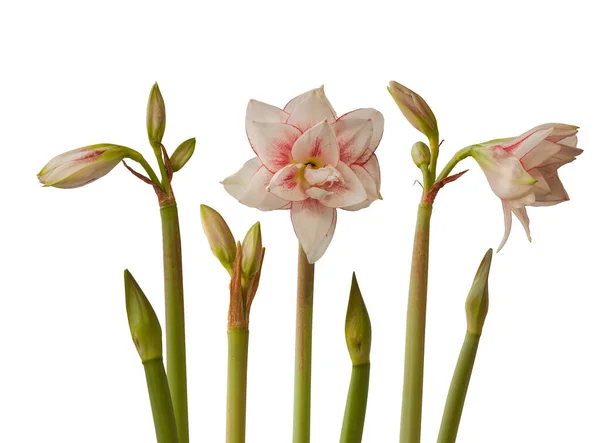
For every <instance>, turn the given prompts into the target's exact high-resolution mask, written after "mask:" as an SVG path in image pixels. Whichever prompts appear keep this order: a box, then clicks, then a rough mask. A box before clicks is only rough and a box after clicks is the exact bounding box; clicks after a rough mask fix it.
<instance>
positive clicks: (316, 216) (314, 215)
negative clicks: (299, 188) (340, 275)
mask: <svg viewBox="0 0 600 443" xmlns="http://www.w3.org/2000/svg"><path fill="white" fill-rule="evenodd" d="M291 216H292V224H293V225H294V231H295V232H296V237H298V241H299V242H300V245H301V246H302V249H304V252H305V253H306V257H307V258H308V262H309V263H315V262H316V261H317V260H318V259H320V258H321V257H322V256H323V254H324V253H325V251H326V250H327V247H328V246H329V243H331V239H332V238H333V233H334V231H335V225H336V222H337V212H336V210H335V209H333V208H327V207H325V206H323V205H322V204H320V203H319V202H318V201H317V200H313V199H306V200H304V201H301V202H294V203H292V210H291Z"/></svg>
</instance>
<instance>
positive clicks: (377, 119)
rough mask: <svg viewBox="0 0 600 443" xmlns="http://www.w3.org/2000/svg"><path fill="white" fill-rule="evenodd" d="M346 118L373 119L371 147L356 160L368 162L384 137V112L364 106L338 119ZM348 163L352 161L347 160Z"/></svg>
mask: <svg viewBox="0 0 600 443" xmlns="http://www.w3.org/2000/svg"><path fill="white" fill-rule="evenodd" d="M345 119H366V120H371V123H372V124H373V134H372V136H371V142H370V143H369V147H368V148H367V149H366V150H365V152H364V153H363V155H362V156H361V157H360V158H359V159H357V160H356V163H358V164H363V163H366V161H367V160H369V158H371V155H373V153H374V152H375V150H376V149H377V147H378V146H379V143H380V142H381V137H383V123H384V120H383V114H381V112H379V111H378V110H376V109H373V108H362V109H357V110H355V111H351V112H349V113H347V114H344V115H342V116H341V117H340V118H339V119H338V121H339V120H345ZM346 164H350V163H347V162H346Z"/></svg>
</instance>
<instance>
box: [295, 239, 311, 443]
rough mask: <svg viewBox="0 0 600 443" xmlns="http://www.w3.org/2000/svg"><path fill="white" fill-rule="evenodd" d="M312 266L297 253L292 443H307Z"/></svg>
mask: <svg viewBox="0 0 600 443" xmlns="http://www.w3.org/2000/svg"><path fill="white" fill-rule="evenodd" d="M314 283H315V265H314V264H310V263H308V259H307V258H306V254H305V253H304V250H303V249H302V246H300V248H299V251H298V298H297V302H296V371H295V378H294V438H293V443H308V442H310V375H311V355H312V318H313V289H314Z"/></svg>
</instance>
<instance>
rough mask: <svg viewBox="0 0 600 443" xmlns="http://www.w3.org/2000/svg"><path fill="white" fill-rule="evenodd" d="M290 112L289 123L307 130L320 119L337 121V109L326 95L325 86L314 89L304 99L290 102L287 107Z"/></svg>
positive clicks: (330, 121) (331, 121)
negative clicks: (334, 108) (335, 109)
mask: <svg viewBox="0 0 600 443" xmlns="http://www.w3.org/2000/svg"><path fill="white" fill-rule="evenodd" d="M285 111H286V112H288V113H289V114H290V117H289V118H288V121H287V122H288V123H289V124H291V125H294V126H296V127H298V128H300V129H301V130H302V131H306V130H308V129H309V128H312V127H313V126H314V125H316V124H317V123H319V122H320V121H323V120H327V121H328V122H329V123H333V122H335V121H336V119H337V118H336V115H335V111H334V110H333V108H332V107H331V103H329V100H328V99H327V97H326V96H325V91H324V90H323V88H319V89H313V90H312V91H310V92H309V93H307V94H306V96H305V97H304V98H303V99H302V100H297V103H296V102H295V101H292V102H290V103H288V105H287V106H286V109H285Z"/></svg>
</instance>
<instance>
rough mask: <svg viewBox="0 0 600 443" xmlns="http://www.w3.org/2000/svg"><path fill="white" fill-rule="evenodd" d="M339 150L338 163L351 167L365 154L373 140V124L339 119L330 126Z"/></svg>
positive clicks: (368, 121) (351, 119) (352, 119)
mask: <svg viewBox="0 0 600 443" xmlns="http://www.w3.org/2000/svg"><path fill="white" fill-rule="evenodd" d="M331 129H333V132H334V133H335V136H336V138H337V142H338V146H339V149H340V161H343V162H344V163H346V164H347V165H352V164H354V163H356V161H357V160H358V159H359V158H360V157H361V156H362V155H363V154H364V153H365V151H366V150H367V149H369V146H370V144H371V139H372V138H373V122H372V121H371V120H361V119H354V118H346V119H340V120H338V121H336V122H335V123H334V124H332V125H331Z"/></svg>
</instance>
